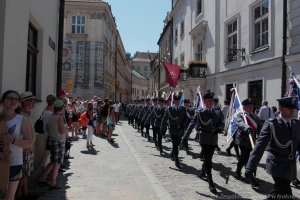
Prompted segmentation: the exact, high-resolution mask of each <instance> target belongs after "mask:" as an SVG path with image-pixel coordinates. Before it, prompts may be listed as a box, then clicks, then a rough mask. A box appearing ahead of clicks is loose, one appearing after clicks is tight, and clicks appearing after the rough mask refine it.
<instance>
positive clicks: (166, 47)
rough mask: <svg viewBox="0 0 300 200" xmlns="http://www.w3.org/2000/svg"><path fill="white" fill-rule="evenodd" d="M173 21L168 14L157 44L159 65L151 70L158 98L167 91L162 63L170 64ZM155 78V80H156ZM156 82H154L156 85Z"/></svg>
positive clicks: (167, 85)
mask: <svg viewBox="0 0 300 200" xmlns="http://www.w3.org/2000/svg"><path fill="white" fill-rule="evenodd" d="M172 33H173V20H172V18H171V17H170V12H168V13H167V16H166V18H165V20H164V28H163V31H162V33H161V35H160V38H159V40H158V42H157V45H158V46H159V64H158V66H156V68H154V70H153V76H154V77H155V78H154V79H155V80H156V81H157V91H158V92H157V93H158V95H159V96H160V95H161V94H162V93H163V92H168V91H169V84H168V83H167V82H166V72H165V69H164V63H172V49H173V48H172V47H173V37H172V36H173V34H172ZM156 77H157V78H156ZM156 81H154V82H155V83H156Z"/></svg>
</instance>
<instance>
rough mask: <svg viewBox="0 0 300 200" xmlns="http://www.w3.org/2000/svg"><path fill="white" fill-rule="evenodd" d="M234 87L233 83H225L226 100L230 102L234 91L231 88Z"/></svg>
mask: <svg viewBox="0 0 300 200" xmlns="http://www.w3.org/2000/svg"><path fill="white" fill-rule="evenodd" d="M232 88H233V84H232V83H231V84H226V85H225V95H226V96H225V98H226V100H228V101H229V102H230V101H231V96H232V92H231V89H232Z"/></svg>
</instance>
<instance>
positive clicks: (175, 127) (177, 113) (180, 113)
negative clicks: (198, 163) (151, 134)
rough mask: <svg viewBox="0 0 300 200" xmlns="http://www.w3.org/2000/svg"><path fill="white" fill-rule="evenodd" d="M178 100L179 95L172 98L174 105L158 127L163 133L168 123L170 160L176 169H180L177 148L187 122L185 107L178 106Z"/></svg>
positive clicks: (167, 111)
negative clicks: (170, 140) (170, 143)
mask: <svg viewBox="0 0 300 200" xmlns="http://www.w3.org/2000/svg"><path fill="white" fill-rule="evenodd" d="M180 98H181V96H179V95H174V96H173V102H174V105H173V106H170V107H169V108H167V109H166V112H165V114H164V116H163V118H162V120H161V125H160V131H161V132H163V131H164V130H165V129H166V126H167V122H168V123H169V132H170V136H171V139H172V151H171V160H174V161H175V166H176V167H177V168H178V169H180V168H181V165H180V162H179V158H178V154H179V151H178V147H179V144H180V141H181V138H182V136H183V134H184V128H185V126H186V121H187V114H186V109H185V107H183V106H179V100H180Z"/></svg>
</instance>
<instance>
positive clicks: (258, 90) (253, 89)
mask: <svg viewBox="0 0 300 200" xmlns="http://www.w3.org/2000/svg"><path fill="white" fill-rule="evenodd" d="M262 86H263V81H262V80H256V81H249V82H248V98H252V100H253V101H254V109H259V108H260V106H261V102H262V92H263V90H262Z"/></svg>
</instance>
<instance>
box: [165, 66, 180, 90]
mask: <svg viewBox="0 0 300 200" xmlns="http://www.w3.org/2000/svg"><path fill="white" fill-rule="evenodd" d="M164 66H165V69H166V80H167V82H168V83H169V85H170V86H171V87H174V88H175V87H176V85H177V82H178V79H179V76H180V66H178V65H174V64H170V63H164Z"/></svg>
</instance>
